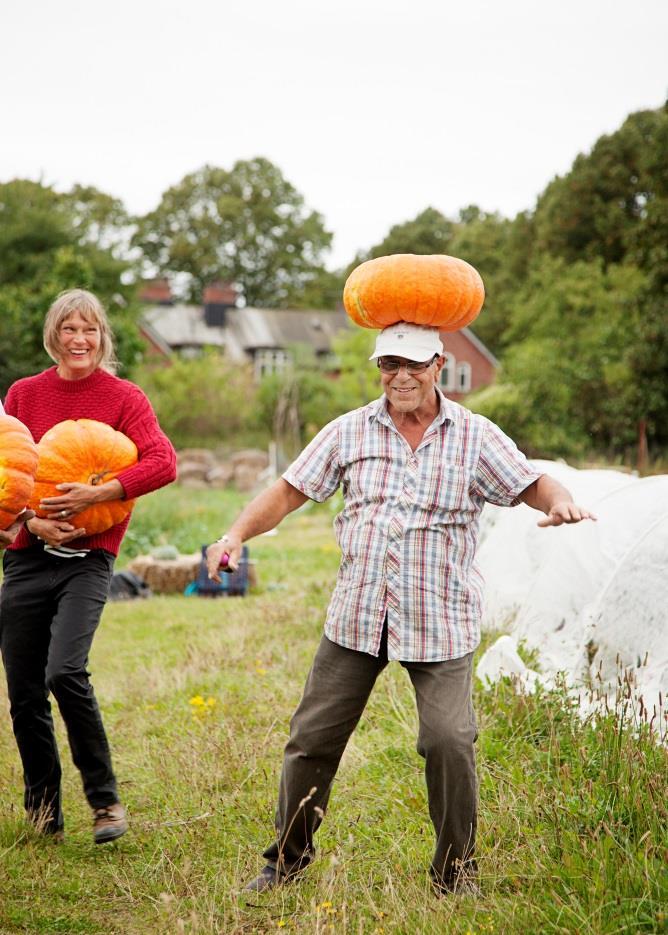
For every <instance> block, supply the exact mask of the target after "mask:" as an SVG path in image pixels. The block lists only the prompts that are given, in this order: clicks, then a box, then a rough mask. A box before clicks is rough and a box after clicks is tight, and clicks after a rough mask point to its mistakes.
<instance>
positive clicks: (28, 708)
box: [0, 289, 176, 844]
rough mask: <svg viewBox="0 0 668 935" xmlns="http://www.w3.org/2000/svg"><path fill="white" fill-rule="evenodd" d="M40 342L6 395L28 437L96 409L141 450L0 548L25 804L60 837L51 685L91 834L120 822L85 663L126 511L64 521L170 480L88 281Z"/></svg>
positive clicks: (1, 632) (0, 641)
mask: <svg viewBox="0 0 668 935" xmlns="http://www.w3.org/2000/svg"><path fill="white" fill-rule="evenodd" d="M44 347H45V349H46V351H47V353H48V354H49V356H50V357H51V358H52V360H54V361H55V364H56V366H55V367H51V368H49V369H48V370H45V371H44V372H43V373H40V374H37V375H36V376H33V377H26V378H24V379H22V380H17V382H16V383H14V384H13V385H12V386H11V387H10V389H9V392H8V393H7V397H6V399H5V411H6V412H7V414H8V415H12V416H15V417H16V418H17V419H20V420H21V422H23V423H24V424H25V425H27V427H28V428H29V429H30V431H31V432H32V434H33V437H34V439H35V441H37V442H38V441H39V440H40V438H41V437H42V436H43V435H44V433H45V432H47V431H48V430H49V429H50V428H51V427H52V426H53V425H55V424H56V423H57V422H62V421H63V420H65V419H96V420H97V421H99V422H106V423H107V424H108V425H110V426H112V427H113V428H114V429H117V430H118V431H120V432H123V433H124V434H125V435H127V436H128V437H129V438H131V439H132V441H133V442H134V443H135V445H136V446H137V451H138V462H137V464H136V465H134V466H133V467H131V468H128V470H126V471H122V472H121V473H120V474H119V475H118V477H117V478H116V479H114V480H111V481H109V482H108V483H105V484H100V485H98V486H92V485H89V484H74V483H62V484H59V485H58V487H57V489H58V491H59V494H58V496H55V497H49V498H48V499H45V500H43V501H42V502H41V504H40V507H41V508H42V509H43V511H45V512H46V513H47V514H48V515H47V517H46V518H43V519H42V518H39V517H37V516H35V517H32V518H31V519H28V521H27V522H26V524H25V528H24V529H22V530H21V531H20V532H19V534H18V536H17V537H16V539H15V541H14V542H13V543H12V544H10V545H9V547H8V548H7V550H6V551H5V554H4V558H3V567H4V581H3V585H2V591H1V592H0V650H1V651H2V660H3V663H4V667H5V672H6V675H7V685H8V690H9V700H10V713H11V718H12V726H13V729H14V736H15V737H16V742H17V745H18V748H19V753H20V755H21V760H22V762H23V771H24V781H25V798H24V802H25V807H26V810H27V812H28V816H29V817H30V819H31V820H32V821H34V822H35V823H36V824H37V826H38V828H39V829H40V830H42V831H43V832H45V833H46V834H52V835H56V836H57V838H58V839H60V838H62V835H63V812H62V805H61V789H60V779H61V769H60V760H59V757H58V748H57V746H56V740H55V736H54V731H53V721H52V718H51V706H50V704H49V701H48V695H49V692H51V693H52V694H53V696H54V697H55V699H56V701H57V702H58V707H59V708H60V713H61V715H62V717H63V721H64V722H65V726H66V728H67V735H68V739H69V743H70V748H71V750H72V758H73V760H74V764H75V765H76V766H77V768H78V769H79V770H80V772H81V776H82V779H83V787H84V792H85V795H86V798H87V799H88V802H89V804H90V806H91V808H92V809H93V835H94V839H95V842H96V843H98V844H100V843H103V842H105V841H112V840H114V839H115V838H118V837H120V836H121V835H122V834H124V833H125V831H127V827H128V825H127V818H126V814H125V810H124V808H123V806H122V805H121V803H120V801H119V797H118V790H117V785H116V778H115V776H114V772H113V769H112V765H111V756H110V752H109V744H108V742H107V737H106V734H105V731H104V727H103V724H102V719H101V716H100V711H99V708H98V705H97V701H96V699H95V694H94V692H93V687H92V685H91V684H90V681H89V672H88V671H87V664H88V654H89V651H90V647H91V644H92V642H93V636H94V634H95V630H96V629H97V625H98V623H99V622H100V616H101V614H102V610H103V608H104V604H105V601H106V599H107V592H108V588H109V581H110V578H111V575H112V570H113V564H114V559H115V557H116V555H117V554H118V550H119V547H120V544H121V540H122V538H123V535H124V533H125V530H126V528H127V525H128V522H129V517H128V518H126V519H125V520H124V521H123V522H121V523H118V524H117V525H116V526H112V528H111V529H109V530H107V531H106V532H103V533H98V534H97V535H87V534H86V530H85V529H76V528H75V527H74V526H73V525H72V524H71V522H69V521H70V520H71V519H72V517H74V516H75V515H76V514H77V513H80V512H82V511H83V510H85V509H86V508H87V507H89V506H91V505H92V504H95V503H99V502H101V501H104V500H116V499H122V498H127V499H132V498H134V497H138V496H141V495H142V494H145V493H149V492H150V491H151V490H156V489H157V488H159V487H162V486H164V485H165V484H169V483H170V482H171V481H173V480H174V478H175V476H176V469H175V465H176V457H175V454H174V449H173V448H172V445H171V444H170V442H169V440H168V439H167V437H166V435H165V434H164V433H163V432H162V430H161V429H160V426H159V425H158V422H157V419H156V417H155V413H154V412H153V409H152V408H151V404H150V403H149V401H148V400H147V398H146V397H145V396H144V394H143V393H142V391H141V390H140V389H139V387H138V386H135V384H134V383H130V382H129V381H128V380H120V379H119V378H118V377H116V376H115V375H114V370H115V365H116V360H115V358H114V350H113V339H112V334H111V330H110V327H109V323H108V320H107V316H106V313H105V311H104V309H103V307H102V305H101V303H100V302H99V300H98V299H97V298H96V297H95V296H94V295H92V293H90V292H86V291H84V290H83V289H72V290H69V291H67V292H64V293H62V294H61V295H60V296H59V297H58V298H57V299H56V301H55V302H54V304H53V305H52V306H51V308H50V309H49V311H48V313H47V315H46V319H45V322H44Z"/></svg>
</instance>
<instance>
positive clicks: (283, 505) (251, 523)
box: [206, 477, 308, 581]
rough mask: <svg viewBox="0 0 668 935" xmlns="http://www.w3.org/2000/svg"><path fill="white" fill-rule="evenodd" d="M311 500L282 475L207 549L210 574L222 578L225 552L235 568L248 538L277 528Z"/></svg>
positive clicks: (217, 579) (216, 578) (230, 563)
mask: <svg viewBox="0 0 668 935" xmlns="http://www.w3.org/2000/svg"><path fill="white" fill-rule="evenodd" d="M307 500H308V497H307V496H306V494H303V493H302V492H301V490H297V488H296V487H293V486H292V484H289V483H288V482H287V481H286V480H284V479H283V478H282V477H280V478H279V479H278V480H277V481H276V482H275V483H274V484H272V485H271V487H268V488H267V489H266V490H263V491H262V493H260V494H258V495H257V497H254V498H253V499H252V500H251V502H250V503H247V504H246V506H245V507H244V508H243V510H242V511H241V513H240V514H239V516H238V517H237V518H236V520H235V521H234V522H233V523H232V525H231V526H230V528H229V530H228V531H227V533H226V534H225V536H223V538H222V539H219V540H218V542H214V543H213V544H212V545H210V546H209V548H208V549H207V550H206V566H207V571H208V573H209V578H212V579H213V580H214V581H220V574H219V572H218V569H219V567H220V560H221V558H222V557H223V554H224V553H225V552H227V554H228V555H229V559H228V562H227V564H228V565H229V567H230V568H231V569H232V570H233V571H234V570H236V568H237V566H238V564H239V559H240V558H241V547H242V545H243V544H244V542H245V541H246V540H247V539H252V538H253V536H259V535H260V533H263V532H268V530H270V529H274V527H276V526H278V524H279V523H280V522H281V520H282V519H284V518H285V517H286V516H287V515H288V513H292V511H293V510H296V509H297V507H300V506H301V505H302V504H303V503H306V501H307Z"/></svg>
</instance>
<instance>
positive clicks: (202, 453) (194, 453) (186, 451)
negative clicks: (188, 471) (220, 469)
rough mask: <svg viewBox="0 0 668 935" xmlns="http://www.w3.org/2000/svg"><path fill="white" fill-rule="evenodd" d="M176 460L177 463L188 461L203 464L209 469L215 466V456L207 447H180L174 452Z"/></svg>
mask: <svg viewBox="0 0 668 935" xmlns="http://www.w3.org/2000/svg"><path fill="white" fill-rule="evenodd" d="M176 460H177V463H178V464H181V462H185V461H188V462H192V463H194V464H203V465H205V466H206V467H207V468H209V469H211V468H213V467H215V466H216V456H215V454H214V453H213V451H209V449H208V448H182V449H181V450H180V451H177V452H176Z"/></svg>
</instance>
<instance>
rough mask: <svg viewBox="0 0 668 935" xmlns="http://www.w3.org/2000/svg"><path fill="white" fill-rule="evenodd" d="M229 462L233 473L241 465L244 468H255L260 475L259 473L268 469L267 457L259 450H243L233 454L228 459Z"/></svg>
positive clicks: (265, 453) (264, 452)
mask: <svg viewBox="0 0 668 935" xmlns="http://www.w3.org/2000/svg"><path fill="white" fill-rule="evenodd" d="M230 462H231V464H232V467H233V468H234V470H235V471H236V469H237V468H238V467H241V466H242V465H243V466H244V467H252V468H255V469H256V470H257V472H258V473H260V471H263V470H264V469H265V468H266V467H269V455H268V454H267V452H266V451H262V450H261V449H260V448H244V449H242V450H241V451H237V452H235V454H233V455H232V457H231V458H230Z"/></svg>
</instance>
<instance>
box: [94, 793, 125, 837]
mask: <svg viewBox="0 0 668 935" xmlns="http://www.w3.org/2000/svg"><path fill="white" fill-rule="evenodd" d="M127 830H128V821H127V818H126V817H125V809H124V808H123V806H122V805H121V803H120V802H115V803H114V804H113V805H105V806H103V808H95V809H93V838H94V839H95V843H96V844H105V843H106V842H107V841H115V840H116V838H120V836H121V835H122V834H125V832H126V831H127Z"/></svg>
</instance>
